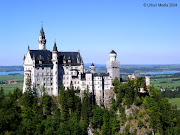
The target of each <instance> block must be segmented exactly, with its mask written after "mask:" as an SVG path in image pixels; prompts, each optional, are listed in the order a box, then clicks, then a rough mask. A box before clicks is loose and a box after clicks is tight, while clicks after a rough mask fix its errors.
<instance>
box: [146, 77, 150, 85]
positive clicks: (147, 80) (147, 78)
mask: <svg viewBox="0 0 180 135" xmlns="http://www.w3.org/2000/svg"><path fill="white" fill-rule="evenodd" d="M145 78H146V86H150V75H147V76H145Z"/></svg>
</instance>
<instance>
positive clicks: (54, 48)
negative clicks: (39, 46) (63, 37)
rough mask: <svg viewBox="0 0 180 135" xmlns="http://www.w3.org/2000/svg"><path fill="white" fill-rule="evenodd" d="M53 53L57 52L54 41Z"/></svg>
mask: <svg viewBox="0 0 180 135" xmlns="http://www.w3.org/2000/svg"><path fill="white" fill-rule="evenodd" d="M53 51H56V52H57V51H58V50H57V46H56V41H55V42H54V47H53Z"/></svg>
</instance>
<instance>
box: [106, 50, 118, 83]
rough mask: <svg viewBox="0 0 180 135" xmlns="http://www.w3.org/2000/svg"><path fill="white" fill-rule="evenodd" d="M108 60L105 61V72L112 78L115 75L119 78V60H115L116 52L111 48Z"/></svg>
mask: <svg viewBox="0 0 180 135" xmlns="http://www.w3.org/2000/svg"><path fill="white" fill-rule="evenodd" d="M109 56H110V61H107V62H106V68H107V72H108V73H109V75H110V77H111V78H112V79H113V80H114V79H115V78H116V77H117V78H118V79H119V80H120V61H116V56H117V53H116V52H115V51H114V50H112V51H111V52H110V53H109Z"/></svg>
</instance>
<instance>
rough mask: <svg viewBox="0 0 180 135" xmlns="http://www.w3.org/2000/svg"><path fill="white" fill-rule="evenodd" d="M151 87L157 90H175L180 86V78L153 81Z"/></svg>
mask: <svg viewBox="0 0 180 135" xmlns="http://www.w3.org/2000/svg"><path fill="white" fill-rule="evenodd" d="M151 85H153V86H154V87H155V88H156V89H161V88H163V89H166V88H167V89H169V88H171V89H174V88H176V87H177V86H180V78H158V79H151Z"/></svg>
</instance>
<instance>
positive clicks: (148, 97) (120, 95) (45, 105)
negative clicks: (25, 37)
mask: <svg viewBox="0 0 180 135" xmlns="http://www.w3.org/2000/svg"><path fill="white" fill-rule="evenodd" d="M114 87H115V88H114V92H115V93H116V100H113V102H112V108H111V109H110V110H107V109H105V108H104V107H99V106H97V105H96V104H95V103H93V102H91V100H90V96H89V93H88V90H87V91H84V93H83V94H82V97H81V98H80V97H79V94H80V93H79V90H74V89H73V87H72V86H71V88H69V89H68V90H64V88H63V87H61V89H60V94H59V96H58V97H54V96H48V95H47V94H46V92H45V91H44V90H43V91H42V97H41V98H37V97H36V96H34V95H33V94H32V91H31V89H30V87H28V89H27V92H25V93H24V94H22V92H21V90H19V89H18V88H17V89H15V90H14V92H13V93H9V94H7V95H5V94H4V91H3V89H2V88H1V91H0V134H12V135H14V134H18V135H19V134H20V135H21V134H22V135H25V134H29V135H31V134H33V135H34V134H39V135H42V134H46V135H51V134H52V135H54V134H62V135H70V134H72V135H75V134H82V135H83V134H84V135H85V134H88V132H89V133H90V132H92V133H94V134H97V135H98V134H99V135H110V134H116V135H121V134H124V135H128V134H133V135H136V134H139V135H141V134H149V135H150V134H152V133H155V134H161V135H164V134H173V135H178V134H180V112H179V111H178V110H177V109H176V108H175V107H173V106H172V105H171V104H170V103H169V102H168V100H167V99H164V98H162V96H161V93H160V91H158V90H155V89H154V88H153V87H150V88H149V89H150V92H148V90H147V88H146V85H145V82H144V78H142V77H141V78H138V79H137V80H128V82H127V83H124V84H121V85H120V83H119V81H118V80H117V79H115V81H114ZM139 88H144V89H145V90H146V91H147V93H146V94H140V93H139Z"/></svg>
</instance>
